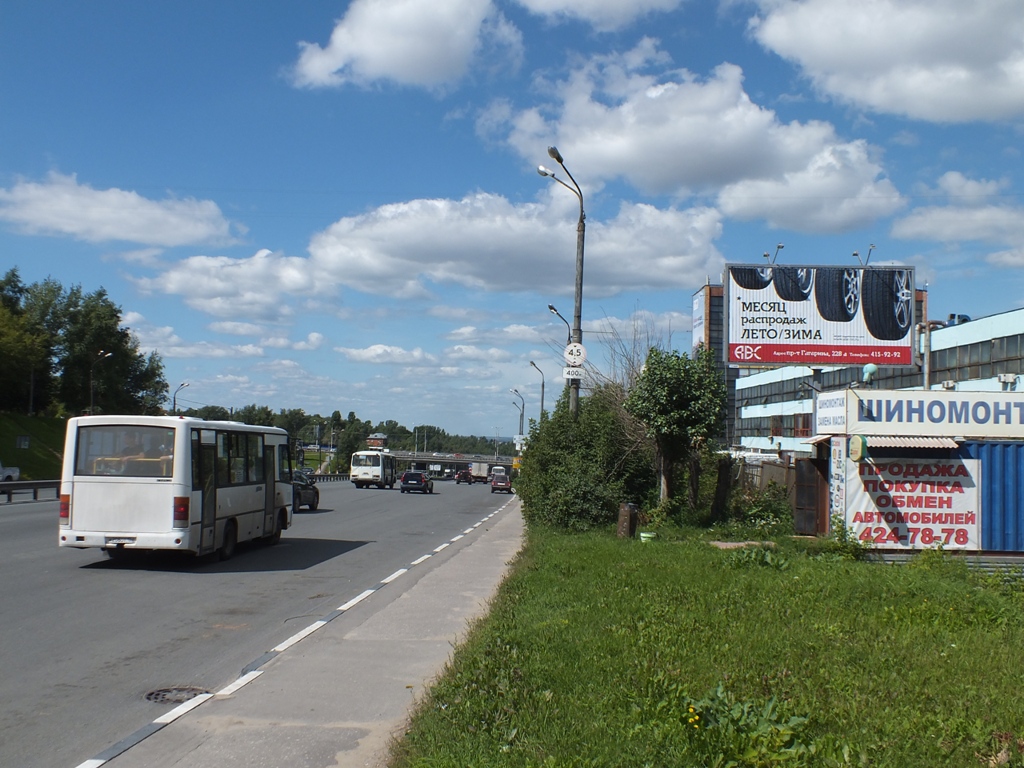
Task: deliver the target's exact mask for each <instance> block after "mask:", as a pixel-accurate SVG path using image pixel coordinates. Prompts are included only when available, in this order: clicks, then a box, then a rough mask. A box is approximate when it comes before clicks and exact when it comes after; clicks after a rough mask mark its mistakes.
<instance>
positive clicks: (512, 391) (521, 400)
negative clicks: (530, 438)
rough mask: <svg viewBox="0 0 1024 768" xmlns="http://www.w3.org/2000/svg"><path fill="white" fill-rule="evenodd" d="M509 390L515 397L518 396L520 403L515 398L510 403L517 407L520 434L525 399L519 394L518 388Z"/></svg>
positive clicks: (524, 412) (521, 432)
mask: <svg viewBox="0 0 1024 768" xmlns="http://www.w3.org/2000/svg"><path fill="white" fill-rule="evenodd" d="M509 392H511V393H512V394H513V395H515V396H516V397H518V398H519V400H520V402H521V403H522V405H520V404H519V403H517V402H516V401H515V400H513V401H512V405H514V406H515V407H516V408H518V409H519V434H520V435H522V434H523V416H524V415H525V414H526V400H525V399H523V396H522V395H521V394H519V390H518V389H510V390H509Z"/></svg>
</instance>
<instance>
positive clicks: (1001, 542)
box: [959, 441, 1024, 552]
mask: <svg viewBox="0 0 1024 768" xmlns="http://www.w3.org/2000/svg"><path fill="white" fill-rule="evenodd" d="M959 454H960V456H961V457H963V458H965V459H979V460H980V461H981V548H982V550H984V551H985V552H1024V443H1016V442H1007V441H997V442H969V443H964V444H962V445H961V446H960V450H959Z"/></svg>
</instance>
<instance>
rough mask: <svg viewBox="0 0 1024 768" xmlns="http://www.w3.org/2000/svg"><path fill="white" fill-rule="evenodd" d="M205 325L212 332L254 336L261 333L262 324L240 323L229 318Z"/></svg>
mask: <svg viewBox="0 0 1024 768" xmlns="http://www.w3.org/2000/svg"><path fill="white" fill-rule="evenodd" d="M206 327H207V328H209V329H210V330H211V331H213V332H214V333H227V334H229V335H231V336H255V335H258V334H260V333H263V326H260V325H256V324H255V323H240V322H235V321H230V320H224V321H220V322H216V323H210V324H209V325H207V326H206Z"/></svg>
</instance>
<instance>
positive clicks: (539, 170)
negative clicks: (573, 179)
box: [537, 165, 555, 178]
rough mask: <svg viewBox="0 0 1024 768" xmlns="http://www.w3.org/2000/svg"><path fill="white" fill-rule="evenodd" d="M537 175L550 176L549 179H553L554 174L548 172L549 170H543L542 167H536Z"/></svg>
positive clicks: (550, 171)
mask: <svg viewBox="0 0 1024 768" xmlns="http://www.w3.org/2000/svg"><path fill="white" fill-rule="evenodd" d="M537 173H539V174H540V175H541V176H550V177H551V178H554V177H555V172H554V171H552V170H550V169H549V168H545V167H544V166H543V165H538V166H537Z"/></svg>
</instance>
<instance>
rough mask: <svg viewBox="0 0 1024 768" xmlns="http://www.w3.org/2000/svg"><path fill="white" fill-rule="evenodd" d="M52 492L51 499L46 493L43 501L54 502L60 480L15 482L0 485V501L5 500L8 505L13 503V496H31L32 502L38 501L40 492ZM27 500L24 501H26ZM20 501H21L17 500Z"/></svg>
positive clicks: (57, 494)
mask: <svg viewBox="0 0 1024 768" xmlns="http://www.w3.org/2000/svg"><path fill="white" fill-rule="evenodd" d="M50 490H52V491H53V496H52V497H51V496H50V495H49V494H48V493H47V494H45V496H46V498H45V499H44V501H49V500H50V499H51V498H52V499H54V500H56V499H57V497H58V496H60V480H16V481H14V482H10V483H0V499H6V500H7V503H8V504H10V503H11V502H12V501H14V495H15V494H27V493H30V494H32V499H31V500H32V501H39V500H40V499H39V492H40V491H50ZM28 500H29V499H24V501H28ZM19 501H21V499H19Z"/></svg>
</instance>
